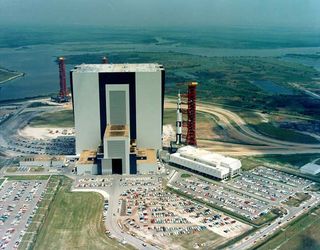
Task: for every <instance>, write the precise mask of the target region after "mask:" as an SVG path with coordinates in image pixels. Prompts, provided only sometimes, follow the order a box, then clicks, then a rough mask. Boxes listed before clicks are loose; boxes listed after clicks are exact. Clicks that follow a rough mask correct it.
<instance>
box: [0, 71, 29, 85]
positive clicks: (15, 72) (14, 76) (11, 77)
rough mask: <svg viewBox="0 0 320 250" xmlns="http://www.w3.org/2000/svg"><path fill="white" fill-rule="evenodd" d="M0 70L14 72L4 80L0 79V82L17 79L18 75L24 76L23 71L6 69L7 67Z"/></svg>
mask: <svg viewBox="0 0 320 250" xmlns="http://www.w3.org/2000/svg"><path fill="white" fill-rule="evenodd" d="M0 72H4V73H8V74H15V75H13V76H10V77H8V78H7V79H4V80H2V81H1V80H0V84H2V83H6V82H9V81H12V80H14V79H17V78H18V77H23V76H25V73H20V72H17V71H13V70H8V69H3V68H1V69H0Z"/></svg>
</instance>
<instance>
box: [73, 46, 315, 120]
mask: <svg viewBox="0 0 320 250" xmlns="http://www.w3.org/2000/svg"><path fill="white" fill-rule="evenodd" d="M102 56H103V55H102V54H99V53H95V54H93V53H92V54H82V55H69V56H68V57H67V63H70V64H79V63H82V62H88V63H90V62H98V61H100V60H101V57H102ZM108 58H109V59H110V61H112V63H121V62H124V61H125V62H128V63H140V62H143V63H148V62H158V63H161V64H163V65H164V66H165V68H166V94H167V96H176V94H177V91H178V89H177V87H176V85H175V84H176V83H178V82H184V81H198V82H200V84H199V86H198V88H197V97H198V98H199V100H201V101H208V102H215V103H219V104H221V105H229V106H234V107H238V108H251V109H257V110H264V111H268V112H269V111H283V112H286V113H292V114H302V115H312V116H313V115H315V116H319V115H320V112H319V111H318V109H317V105H318V101H316V100H312V99H311V98H309V97H308V96H307V95H305V94H304V93H302V92H300V91H299V90H298V89H297V88H295V87H294V86H292V85H291V84H290V83H291V82H295V83H297V84H298V85H300V86H303V87H305V88H309V87H310V86H313V88H316V90H319V86H316V84H312V83H313V80H312V79H313V78H315V77H318V76H319V73H318V72H317V71H316V70H315V69H313V68H312V67H307V66H304V65H301V64H298V63H293V62H287V61H282V60H279V58H275V57H250V56H243V57H236V56H234V57H207V56H196V55H190V54H184V53H175V52H161V53H159V52H158V53H156V52H114V53H109V54H108ZM256 81H260V82H261V81H267V82H269V83H270V86H269V88H268V90H264V89H262V88H259V87H258V86H256V85H255V84H253V82H256ZM314 86H316V87H314ZM279 87H281V88H283V89H285V90H286V91H287V92H288V93H290V94H282V93H280V92H278V90H277V89H278V88H279ZM181 90H182V91H185V90H184V89H181ZM270 90H271V91H270Z"/></svg>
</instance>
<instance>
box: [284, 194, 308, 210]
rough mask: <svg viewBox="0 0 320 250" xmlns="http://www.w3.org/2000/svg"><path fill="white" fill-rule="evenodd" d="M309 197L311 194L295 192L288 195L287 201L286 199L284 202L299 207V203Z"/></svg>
mask: <svg viewBox="0 0 320 250" xmlns="http://www.w3.org/2000/svg"><path fill="white" fill-rule="evenodd" d="M310 198H311V195H309V194H305V193H296V194H295V195H294V196H290V197H289V198H288V201H286V202H285V203H284V204H286V205H288V206H291V207H299V205H300V204H301V203H302V202H304V201H306V200H309V199H310Z"/></svg>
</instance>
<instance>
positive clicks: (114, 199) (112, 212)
mask: <svg viewBox="0 0 320 250" xmlns="http://www.w3.org/2000/svg"><path fill="white" fill-rule="evenodd" d="M112 177H113V178H112V185H111V187H108V188H104V190H103V191H102V190H101V189H98V188H97V189H92V188H86V189H81V188H74V190H73V191H86V192H88V191H93V192H98V193H100V194H102V195H103V196H104V198H105V199H106V200H108V201H109V208H108V210H107V215H106V220H105V225H106V228H107V229H108V230H109V231H110V234H111V235H112V236H113V237H115V238H117V239H118V240H119V241H122V242H123V241H125V242H127V243H128V244H130V245H132V246H134V247H135V248H137V249H141V250H156V249H158V248H156V247H154V246H151V245H150V244H147V243H145V242H144V241H143V240H140V239H138V238H136V237H133V236H132V235H131V234H128V233H126V232H125V231H123V230H122V229H121V228H120V226H119V224H118V218H119V216H120V213H119V212H118V208H119V204H118V202H119V198H120V194H121V193H122V190H123V187H121V186H120V179H122V178H124V177H123V176H116V175H113V176H112ZM126 178H128V177H126ZM132 178H134V176H133V177H132ZM142 244H145V246H143V245H142Z"/></svg>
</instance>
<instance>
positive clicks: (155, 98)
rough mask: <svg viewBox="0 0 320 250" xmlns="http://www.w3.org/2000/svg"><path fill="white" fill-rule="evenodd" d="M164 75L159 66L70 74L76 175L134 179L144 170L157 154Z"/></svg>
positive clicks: (83, 69) (90, 67) (93, 67)
mask: <svg viewBox="0 0 320 250" xmlns="http://www.w3.org/2000/svg"><path fill="white" fill-rule="evenodd" d="M164 74H165V71H164V69H163V67H162V65H159V64H82V65H79V66H76V67H75V68H74V69H73V70H72V71H71V90H72V98H73V110H74V119H75V134H76V154H77V155H79V156H80V159H81V160H79V161H78V162H77V163H76V166H77V168H79V169H81V170H80V172H81V173H92V174H135V173H137V172H140V171H139V166H140V167H143V166H146V165H147V166H148V167H150V164H151V159H156V157H155V156H156V154H157V151H158V150H159V149H161V148H162V119H163V104H164ZM92 151H95V152H96V157H92V156H93V155H95V153H94V152H92ZM88 152H90V153H88ZM142 152H143V153H142ZM145 152H148V153H147V154H145ZM87 156H88V157H89V156H90V157H89V158H90V159H89V158H88V159H86V157H87ZM88 163H89V164H88ZM144 163H146V164H144ZM154 167H155V168H156V167H157V163H156V161H155V162H154ZM141 172H143V169H141Z"/></svg>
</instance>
